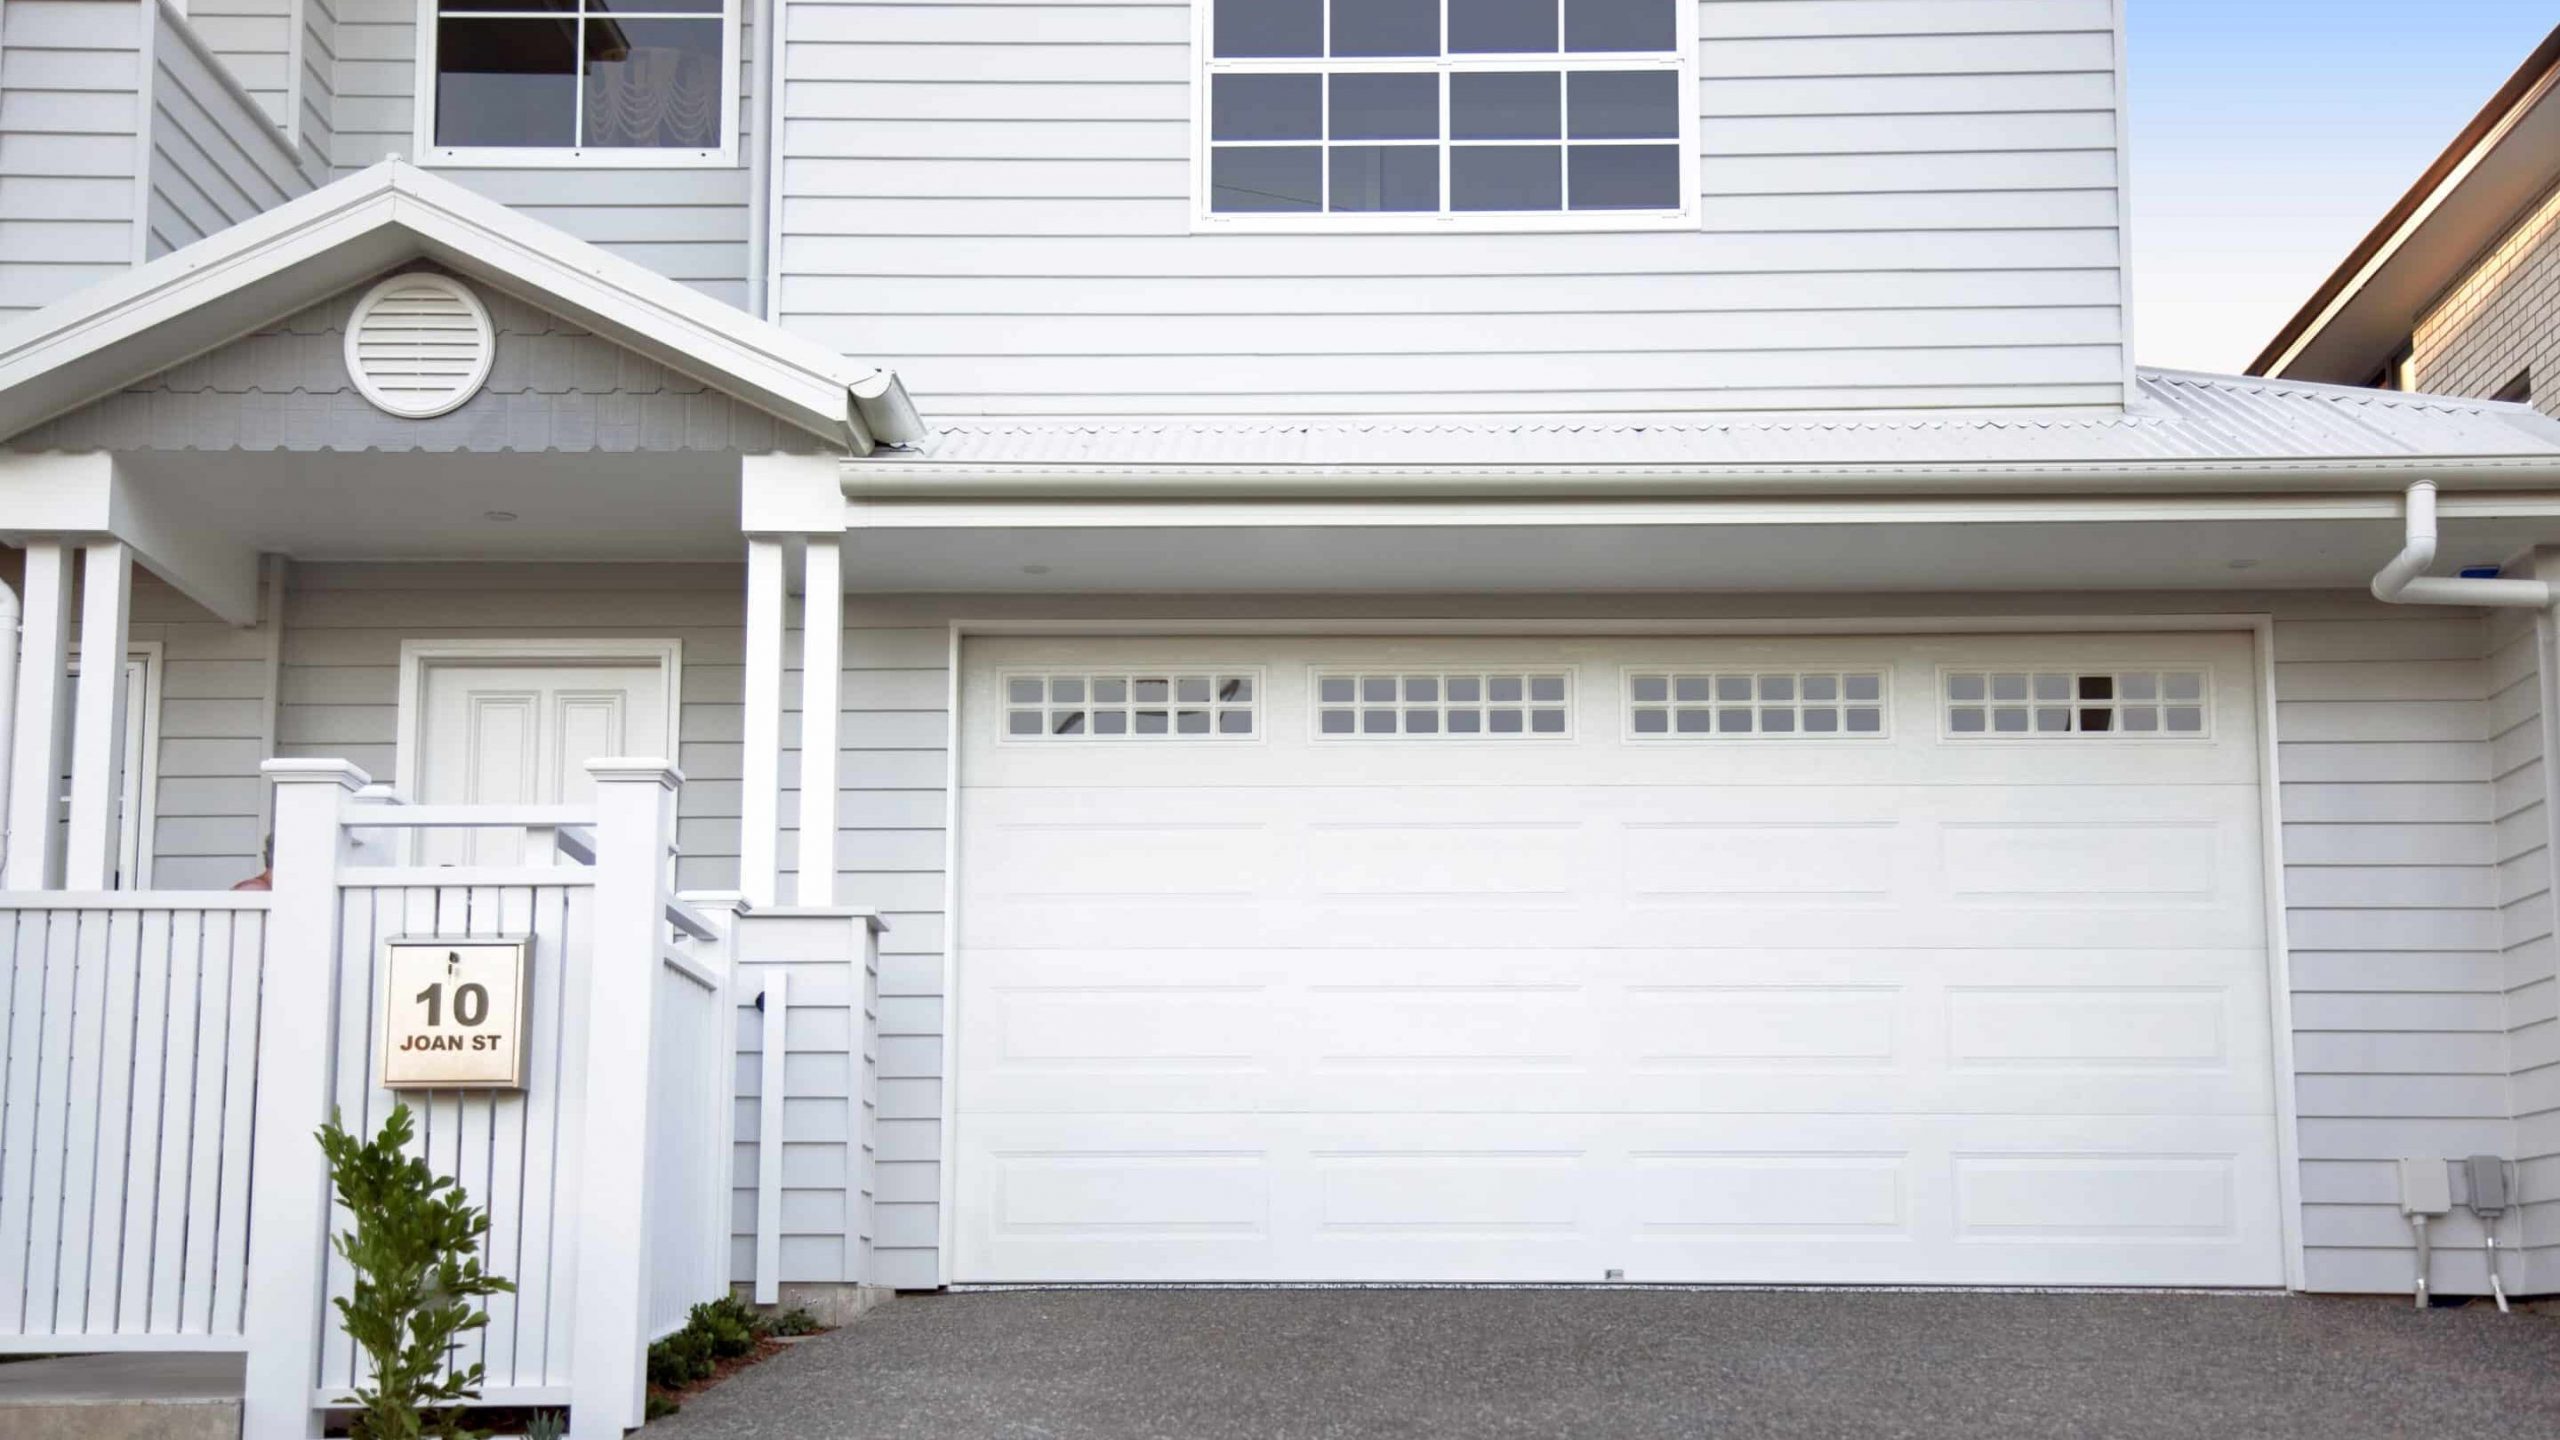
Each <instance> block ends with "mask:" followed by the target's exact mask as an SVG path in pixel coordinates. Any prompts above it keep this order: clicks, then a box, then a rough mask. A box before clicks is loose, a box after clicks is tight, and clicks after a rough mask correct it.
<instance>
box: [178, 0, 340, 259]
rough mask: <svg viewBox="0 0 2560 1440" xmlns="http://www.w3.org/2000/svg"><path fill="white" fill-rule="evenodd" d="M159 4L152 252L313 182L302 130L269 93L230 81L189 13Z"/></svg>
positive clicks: (233, 221) (186, 241)
mask: <svg viewBox="0 0 2560 1440" xmlns="http://www.w3.org/2000/svg"><path fill="white" fill-rule="evenodd" d="M157 13H158V14H159V17H160V20H159V27H158V30H157V32H156V33H155V34H154V36H153V39H152V46H151V58H152V71H153V75H152V84H151V134H150V144H151V211H150V215H149V217H148V223H149V225H150V227H151V234H150V258H152V259H157V258H159V257H160V256H162V255H166V254H168V253H169V252H170V251H172V250H175V249H178V248H180V247H181V246H185V245H191V244H193V243H195V242H196V241H198V240H201V239H203V238H205V237H206V236H208V235H211V234H214V233H216V232H217V231H221V230H226V229H229V228H230V227H231V226H234V225H237V224H239V223H240V222H241V221H243V220H246V219H249V218H250V217H252V216H254V215H259V214H263V213H265V212H266V211H268V210H272V209H274V208H275V207H276V206H278V205H281V204H283V203H284V202H285V201H287V200H290V199H292V198H293V197H295V196H297V195H300V194H302V193H304V192H305V191H308V190H309V189H310V188H311V182H310V180H309V179H308V178H307V177H306V176H305V175H304V174H303V172H302V167H301V160H300V157H299V156H298V155H297V154H296V153H295V151H294V148H293V142H292V140H291V139H290V138H289V137H288V136H287V135H286V133H285V132H284V131H283V130H281V129H279V128H278V127H277V124H276V122H275V119H274V118H273V116H271V115H270V114H268V113H267V112H266V111H263V110H261V109H259V108H258V106H259V105H260V104H261V103H264V102H262V101H260V100H258V99H256V98H255V97H252V96H246V95H243V94H242V93H240V91H238V90H237V89H235V88H233V87H232V86H231V85H230V84H227V83H225V79H224V76H223V74H222V67H223V66H224V65H225V64H227V63H228V61H227V60H226V59H225V58H224V57H221V56H219V55H216V54H209V53H207V51H206V49H205V48H203V47H202V46H201V45H199V44H197V43H195V42H193V41H191V40H190V39H189V37H188V34H187V28H186V27H187V22H186V21H184V20H179V19H176V18H174V17H172V16H171V15H170V14H169V13H168V12H167V11H165V10H163V11H158V12H157ZM197 38H198V39H199V40H200V39H201V38H202V36H201V35H199V36H198V37H197ZM233 78H234V79H236V78H237V77H236V76H235V77H233Z"/></svg>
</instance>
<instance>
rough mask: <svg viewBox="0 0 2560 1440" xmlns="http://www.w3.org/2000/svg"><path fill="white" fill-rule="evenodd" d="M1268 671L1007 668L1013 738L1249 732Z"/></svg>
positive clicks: (1207, 736) (1008, 727) (1218, 736)
mask: <svg viewBox="0 0 2560 1440" xmlns="http://www.w3.org/2000/svg"><path fill="white" fill-rule="evenodd" d="M1261 692H1262V684H1261V681H1260V679H1259V678H1258V677H1257V676H1255V675H1252V674H1239V673H1234V672H1227V673H1214V672H1209V671H1188V672H1168V671H1156V672H1135V673H1118V672H1114V673H1104V674H1092V673H1079V674H1069V675H1056V674H1042V675H1007V676H1005V677H1004V699H1005V724H1004V735H1005V739H1006V740H1008V741H1017V742H1038V741H1043V740H1086V739H1094V740H1123V739H1126V740H1245V739H1251V738H1252V737H1253V736H1254V734H1255V733H1256V731H1257V730H1258V729H1259V728H1260V724H1259V722H1258V721H1257V720H1256V719H1255V716H1254V708H1255V705H1256V703H1257V702H1256V697H1257V696H1259V695H1260V694H1261Z"/></svg>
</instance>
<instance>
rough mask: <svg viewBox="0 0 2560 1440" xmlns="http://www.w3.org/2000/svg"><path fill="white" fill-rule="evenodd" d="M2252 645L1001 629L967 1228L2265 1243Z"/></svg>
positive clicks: (2236, 1269)
mask: <svg viewBox="0 0 2560 1440" xmlns="http://www.w3.org/2000/svg"><path fill="white" fill-rule="evenodd" d="M2252 674H2253V669H2252V663H2251V656H2250V643H2249V641H2248V639H2247V638H2246V637H2245V636H2223V635H2187V634H2181V635H2159V636H2147V635H2112V636H1947V637H1931V638H1912V637H1907V636H1906V637H1894V638H1836V637H1817V638H1766V639H1762V638H1754V639H1728V638H1717V639H1662V638H1650V637H1647V638H1625V637H1619V638H1594V639H1558V638H1553V637H1545V638H1518V639H1487V638H1468V639H1427V638H1357V639H1352V638H1340V637H1336V638H1265V637H1232V636H1230V637H1188V638H1177V637H1167V638H1161V639H1133V638H1082V639H1057V638H1041V639H1013V638H1004V639H986V640H977V641H972V642H970V644H969V646H968V668H967V673H966V679H965V683H964V691H963V698H962V734H963V741H962V756H961V772H960V773H961V784H962V793H961V802H960V877H959V930H958V946H957V960H956V963H957V973H958V994H957V996H956V1016H955V1020H956V1026H957V1036H956V1046H957V1053H956V1057H955V1059H956V1070H955V1078H956V1083H957V1085H958V1087H959V1090H958V1096H957V1107H958V1114H959V1128H958V1133H957V1135H956V1137H955V1139H954V1145H953V1150H954V1152H955V1158H956V1161H957V1164H958V1167H959V1173H958V1179H957V1188H958V1209H957V1215H956V1225H957V1238H958V1246H957V1252H956V1255H955V1259H954V1277H955V1278H956V1279H959V1280H963V1281H1075V1280H1096V1281H1102V1280H1200V1281H1221V1280H1226V1281H1244V1280H1485V1281H1497V1280H1588V1281H1597V1280H1603V1279H1607V1278H1613V1277H1619V1276H1623V1277H1624V1278H1625V1279H1627V1280H1630V1281H1699V1282H1713V1281H1726V1282H1796V1281H1839V1282H1914V1283H1942V1284H1964V1283H2057V1284H2062V1283H2069V1284H2196V1285H2273V1284H2280V1283H2282V1268H2281V1262H2280V1244H2279V1239H2278V1228H2277V1217H2278V1202H2277V1196H2276V1168H2277V1166H2276V1158H2275V1156H2276V1150H2275V1131H2276V1125H2275V1119H2274V1100H2273V1088H2272V1087H2273V1080H2272V1067H2271V1064H2270V1059H2269V1025H2268V1016H2267V993H2266V992H2267V979H2266V977H2267V964H2266V937H2265V931H2264V909H2263V903H2262V902H2263V896H2262V890H2261V871H2260V843H2261V842H2260V809H2259V795H2258V780H2257V769H2258V761H2257V743H2256V739H2255V728H2256V725H2257V723H2258V722H2257V716H2256V713H2255V705H2254V703H2253V697H2254V685H2253V682H2252Z"/></svg>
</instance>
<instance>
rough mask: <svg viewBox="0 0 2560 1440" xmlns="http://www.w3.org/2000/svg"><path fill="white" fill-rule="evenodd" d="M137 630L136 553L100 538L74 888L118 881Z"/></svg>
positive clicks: (82, 722) (70, 858) (70, 880)
mask: <svg viewBox="0 0 2560 1440" xmlns="http://www.w3.org/2000/svg"><path fill="white" fill-rule="evenodd" d="M132 634H133V551H132V550H130V549H128V548H127V547H126V546H125V543H124V542H123V541H121V540H97V541H92V542H90V543H89V544H88V545H86V546H83V547H82V549H81V556H80V685H79V695H78V697H77V698H78V704H79V708H78V710H77V712H76V713H75V715H74V717H73V719H72V724H71V839H70V843H69V844H68V845H66V846H65V847H64V850H63V855H64V858H63V865H62V871H63V873H62V884H63V888H64V889H66V890H107V889H112V888H113V887H114V885H115V878H116V848H117V847H116V836H117V829H118V826H117V824H116V821H117V810H118V804H119V802H120V801H121V800H122V799H123V793H122V792H123V789H124V786H123V779H124V763H123V761H124V718H125V716H124V690H125V682H124V660H125V651H126V650H127V649H128V648H130V642H131V640H132Z"/></svg>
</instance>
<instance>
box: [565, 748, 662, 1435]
mask: <svg viewBox="0 0 2560 1440" xmlns="http://www.w3.org/2000/svg"><path fill="white" fill-rule="evenodd" d="M587 773H588V774H589V775H592V776H594V777H595V782H596V862H595V870H596V887H595V920H594V926H595V930H594V950H593V953H592V955H591V956H590V957H589V960H588V977H589V978H588V982H587V1013H586V1015H585V1016H584V1017H583V1021H582V1023H583V1024H584V1025H585V1027H586V1031H587V1075H586V1094H585V1099H584V1101H583V1103H582V1105H581V1107H580V1108H581V1114H580V1116H579V1121H578V1123H579V1124H580V1125H581V1126H582V1127H583V1129H584V1131H585V1135H584V1140H583V1143H582V1145H581V1153H582V1154H583V1155H584V1157H585V1159H584V1166H583V1170H584V1173H583V1174H581V1175H580V1176H579V1179H578V1201H577V1206H578V1230H577V1233H578V1281H577V1292H576V1293H577V1307H578V1319H577V1325H576V1328H575V1332H574V1333H575V1339H574V1340H573V1342H572V1346H571V1353H570V1373H569V1386H570V1391H569V1414H570V1421H571V1423H572V1425H573V1426H574V1427H575V1433H576V1435H577V1437H578V1440H590V1437H594V1440H606V1437H619V1436H620V1435H621V1434H622V1432H623V1431H625V1430H628V1429H631V1428H632V1427H634V1426H637V1425H638V1424H639V1423H640V1421H641V1415H642V1395H643V1393H644V1389H645V1386H646V1381H647V1374H646V1371H645V1369H644V1364H643V1362H644V1358H645V1352H646V1350H647V1348H648V1342H649V1253H648V1235H649V1206H650V1201H651V1196H650V1194H649V1131H650V1123H649V1121H650V1117H649V1062H650V1056H651V1053H652V1050H653V1047H654V1043H655V1040H656V1033H655V1030H656V1022H657V1018H658V1017H657V997H658V969H659V964H660V962H659V958H658V952H659V951H660V950H661V949H662V948H664V947H665V946H666V945H667V943H668V928H667V913H666V907H667V900H668V898H669V892H668V890H667V888H666V880H665V876H666V865H665V863H664V849H665V839H664V837H665V836H666V834H667V833H668V832H667V827H668V826H669V825H670V824H671V823H672V821H673V816H674V811H675V794H676V787H677V786H679V785H681V784H682V783H683V781H684V777H683V776H682V775H680V774H678V773H677V772H676V770H675V769H674V767H672V766H670V765H669V764H668V763H667V762H666V761H664V760H631V759H613V760H590V761H588V762H587Z"/></svg>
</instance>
